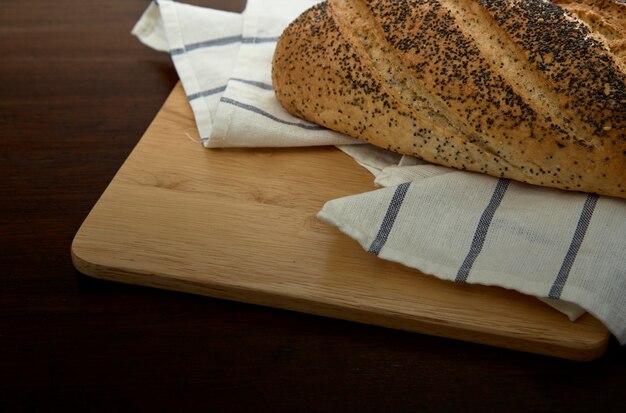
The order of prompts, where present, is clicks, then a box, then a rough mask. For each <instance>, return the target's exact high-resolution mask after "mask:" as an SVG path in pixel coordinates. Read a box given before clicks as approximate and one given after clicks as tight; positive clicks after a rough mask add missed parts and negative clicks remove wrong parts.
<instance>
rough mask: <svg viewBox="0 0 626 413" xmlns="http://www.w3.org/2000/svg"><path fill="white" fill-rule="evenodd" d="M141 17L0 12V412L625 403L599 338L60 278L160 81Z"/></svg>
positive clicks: (169, 80) (35, 5) (620, 358)
mask: <svg viewBox="0 0 626 413" xmlns="http://www.w3.org/2000/svg"><path fill="white" fill-rule="evenodd" d="M244 2H245V1H244V0H238V1H228V0H223V1H218V0H215V1H209V0H204V1H202V2H200V1H197V2H196V4H200V5H206V6H214V7H220V8H224V9H229V10H235V11H238V10H241V9H242V8H243V5H244ZM147 5H148V1H147V0H92V1H78V0H58V1H56V2H50V1H44V0H20V1H12V2H10V1H2V2H0V50H1V53H2V59H1V63H0V136H1V141H0V242H1V244H0V271H1V276H0V411H2V412H13V411H46V412H48V411H107V412H110V411H128V410H134V411H211V412H213V411H215V412H224V411H245V412H249V411H271V412H280V411H284V412H294V411H302V410H306V411H320V412H330V411H359V412H364V411H392V412H396V411H519V412H529V411H554V412H559V411H564V412H592V411H602V412H609V411H615V412H618V411H619V412H621V411H624V409H626V398H624V396H623V395H624V391H625V389H626V350H622V349H621V348H620V347H619V346H618V345H617V342H616V341H615V340H612V341H611V344H610V347H609V350H608V352H607V354H606V355H605V356H603V357H602V358H601V359H599V360H597V361H594V362H589V363H577V362H569V361H564V360H558V359H553V358H548V357H542V356H537V355H531V354H524V353H517V352H512V351H507V350H502V349H497V348H491V347H485V346H480V345H473V344H468V343H463V342H457V341H452V340H447V339H441V338H436V337H429V336H423V335H419V334H409V333H403V332H399V331H393V330H388V329H384V328H376V327H371V326H364V325H359V324H355V323H350V322H344V321H339V320H331V319H325V318H320V317H314V316H309V315H303V314H297V313H292V312H287V311H280V310H274V309H269V308H263V307H257V306H252V305H246V304H240V303H235V302H226V301H220V300H215V299H210V298H205V297H198V296H193V295H187V294H180V293H174V292H168V291H159V290H153V289H149V288H140V287H132V286H127V285H121V284H115V283H111V282H105V281H99V280H96V279H92V278H89V277H87V276H85V275H82V274H80V273H78V272H77V271H76V270H75V269H74V267H73V266H72V262H71V260H70V243H71V241H72V238H73V236H74V234H75V233H76V231H77V230H78V228H79V226H80V225H81V222H82V221H83V219H84V218H85V217H86V216H87V214H88V212H89V210H90V209H91V207H92V206H93V205H94V204H95V202H96V201H97V199H98V197H99V195H100V194H101V193H102V192H103V191H104V189H105V188H106V186H107V184H108V183H109V181H110V180H111V179H112V177H113V175H114V174H115V172H116V171H117V169H118V168H119V167H120V166H121V165H122V163H123V162H124V159H125V158H126V156H127V155H128V154H129V153H130V151H131V150H132V148H133V146H134V145H135V144H136V142H137V141H138V140H139V138H140V137H141V135H142V133H143V132H144V130H145V129H146V127H147V126H148V124H149V123H150V121H151V120H152V118H153V117H154V115H155V114H156V113H157V111H158V109H159V107H160V106H161V104H162V103H163V101H164V100H165V98H166V96H167V95H168V93H169V92H170V90H171V89H172V88H173V87H174V85H175V83H176V82H177V76H176V73H175V71H174V69H173V66H172V64H171V62H170V59H169V57H168V56H167V55H165V54H161V53H158V52H155V51H152V50H150V49H148V48H146V47H145V46H143V45H141V44H140V43H139V42H138V41H137V40H136V39H135V38H134V37H132V36H131V35H130V30H131V28H132V26H133V24H134V23H135V22H136V20H137V19H138V18H139V16H140V14H141V12H142V11H143V10H144V9H145V7H146V6H147Z"/></svg>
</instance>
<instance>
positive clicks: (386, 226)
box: [368, 182, 411, 255]
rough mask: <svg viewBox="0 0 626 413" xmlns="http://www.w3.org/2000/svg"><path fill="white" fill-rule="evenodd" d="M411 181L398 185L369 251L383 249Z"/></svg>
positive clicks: (373, 252) (375, 251) (378, 252)
mask: <svg viewBox="0 0 626 413" xmlns="http://www.w3.org/2000/svg"><path fill="white" fill-rule="evenodd" d="M410 185H411V183H410V182H405V183H403V184H400V185H398V187H397V188H396V191H395V192H394V194H393V197H392V198H391V202H390V203H389V206H388V207H387V213H386V214H385V217H384V218H383V222H382V224H381V225H380V228H379V229H378V234H376V238H374V241H373V242H372V245H371V246H370V247H369V249H368V252H371V253H372V254H375V255H378V254H380V251H381V250H382V248H383V246H384V245H385V243H386V242H387V237H389V233H390V232H391V229H392V228H393V224H394V222H395V221H396V217H397V216H398V212H400V207H401V206H402V202H403V201H404V197H405V196H406V193H407V191H408V190H409V186H410Z"/></svg>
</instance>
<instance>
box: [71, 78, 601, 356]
mask: <svg viewBox="0 0 626 413" xmlns="http://www.w3.org/2000/svg"><path fill="white" fill-rule="evenodd" d="M197 136H198V135H197V130H196V128H195V123H194V119H193V115H192V113H191V109H190V107H189V105H188V103H187V100H186V97H185V94H184V92H183V90H182V88H181V87H180V85H178V86H177V87H176V88H175V89H174V91H173V92H172V94H171V95H170V97H169V98H168V100H167V101H166V102H165V105H164V106H163V108H162V109H161V111H160V112H159V113H158V115H157V117H156V119H155V120H154V122H153V123H152V125H151V126H150V127H149V129H148V130H147V131H146V133H145V135H144V136H143V137H142V139H141V140H140V142H139V143H138V145H137V147H136V148H135V149H134V150H133V152H132V153H131V155H130V156H129V157H128V159H127V160H126V162H125V163H124V165H123V166H122V167H121V168H120V170H119V172H118V173H117V174H116V176H115V178H114V179H113V181H112V182H111V184H110V185H109V187H108V188H107V189H106V191H105V192H104V193H103V194H102V197H101V198H100V200H99V201H98V202H97V204H96V205H95V206H94V208H93V210H92V211H91V213H90V214H89V216H88V217H87V218H86V220H85V222H84V223H83V225H82V227H81V228H80V230H79V231H78V233H77V234H76V237H75V239H74V242H73V244H72V258H73V260H74V264H75V266H76V268H77V269H78V270H79V271H81V272H82V273H84V274H88V275H91V276H94V277H98V278H103V279H107V280H113V281H119V282H124V283H131V284H140V285H145V286H150V287H157V288H164V289H170V290H177V291H186V292H191V293H196V294H203V295H207V296H212V297H218V298H224V299H229V300H238V301H243V302H248V303H255V304H261V305H267V306H272V307H279V308H285V309H290V310H296V311H302V312H306V313H312V314H318V315H324V316H329V317H336V318H341V319H346V320H353V321H357V322H362V323H367V324H374V325H380V326H385V327H391V328H397V329H402V330H408V331H413V332H418V333H425V334H432V335H437V336H444V337H450V338H454V339H460V340H466V341H471V342H477V343H484V344H489V345H494V346H499V347H505V348H510V349H516V350H522V351H528V352H534V353H541V354H546V355H552V356H557V357H563V358H568V359H574V360H590V359H594V358H597V357H599V356H600V355H601V354H602V353H603V352H604V351H605V349H606V347H607V343H608V340H609V337H610V334H609V333H608V331H607V330H606V328H605V327H604V326H603V325H602V324H601V323H600V322H598V320H596V319H595V318H593V317H592V316H590V315H585V316H583V317H582V318H581V319H579V320H578V321H576V322H570V321H569V320H568V319H567V318H566V317H565V316H564V315H562V314H561V313H559V312H557V311H555V310H554V309H552V308H551V307H549V306H547V305H546V304H544V303H542V302H541V301H539V300H537V299H535V298H532V297H527V296H524V295H521V294H518V293H516V292H513V291H508V290H504V289H500V288H494V287H485V286H476V285H458V284H454V283H451V282H448V281H441V280H438V279H437V278H435V277H432V276H426V275H423V274H421V273H419V272H418V271H415V270H412V269H409V268H406V267H403V266H401V265H399V264H394V263H391V262H387V261H383V260H381V259H379V258H377V257H375V256H374V255H371V254H369V253H367V252H366V251H364V250H363V249H362V248H361V247H360V246H359V245H358V244H357V243H356V242H355V241H354V240H352V239H350V238H349V237H347V236H346V235H344V234H342V233H340V232H339V231H338V230H337V229H336V228H334V227H331V226H328V225H325V224H323V223H321V222H320V221H318V220H317V219H316V218H315V215H316V213H317V212H318V211H319V210H320V208H321V207H322V205H323V204H324V203H325V202H326V201H328V200H331V199H334V198H338V197H341V196H345V195H351V194H357V193H361V192H365V191H369V190H373V189H375V187H374V185H373V183H372V176H371V175H370V174H369V173H368V172H366V171H365V170H364V169H363V168H361V167H359V166H357V165H356V164H355V162H354V161H353V160H352V159H351V158H349V157H348V156H346V155H345V154H343V153H342V152H340V151H338V150H337V149H335V148H333V147H323V148H300V149H218V150H208V149H204V148H203V147H202V146H201V144H200V143H199V142H198V141H197Z"/></svg>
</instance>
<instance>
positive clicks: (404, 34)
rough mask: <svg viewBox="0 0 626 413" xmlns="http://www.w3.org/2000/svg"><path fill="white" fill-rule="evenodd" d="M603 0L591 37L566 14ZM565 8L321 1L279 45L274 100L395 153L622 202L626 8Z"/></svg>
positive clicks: (465, 1)
mask: <svg viewBox="0 0 626 413" xmlns="http://www.w3.org/2000/svg"><path fill="white" fill-rule="evenodd" d="M606 2H609V3H611V7H616V10H615V11H613V13H614V14H613V15H612V16H613V17H611V18H610V19H606V20H605V19H603V18H602V16H600V17H599V18H598V17H593V19H594V20H595V21H596V23H595V24H596V26H595V27H596V32H594V31H593V30H594V26H593V25H592V24H589V23H585V22H584V19H583V18H581V17H580V18H579V17H574V15H576V16H578V15H579V14H580V15H583V14H584V13H587V14H586V15H587V16H589V13H590V12H589V10H587V9H583V10H582V11H581V10H579V11H576V10H575V8H576V7H578V8H579V9H580V6H581V5H583V6H586V7H588V8H589V9H591V10H595V8H597V7H608V6H607V4H608V3H607V4H604V3H606ZM560 3H562V4H561V5H556V4H553V3H550V2H547V1H543V0H529V1H523V2H520V1H512V0H510V1H492V0H460V1H452V0H449V1H436V0H406V1H394V2H390V1H381V0H329V1H328V2H324V3H320V4H318V5H317V6H315V7H313V8H312V9H309V10H308V11H307V12H305V13H304V14H303V15H301V16H300V17H298V18H297V19H296V20H295V21H294V22H293V23H292V24H291V25H290V26H289V27H288V28H287V29H286V30H285V31H284V33H283V35H282V36H281V38H280V40H279V42H278V45H277V48H276V52H275V55H274V61H273V68H272V76H273V82H274V89H275V92H276V97H277V98H278V100H279V101H280V102H281V104H282V105H283V106H284V107H285V108H286V109H287V110H288V111H289V112H290V113H292V114H294V115H296V116H299V117H301V118H304V119H307V120H309V121H312V122H315V123H318V124H321V125H324V126H326V127H328V128H330V129H333V130H336V131H338V132H342V133H345V134H347V135H350V136H353V137H356V138H359V139H362V140H364V141H367V142H370V143H372V144H374V145H377V146H381V147H384V148H387V149H389V150H392V151H395V152H398V153H402V154H409V155H415V156H418V157H421V158H423V159H425V160H428V161H430V162H433V163H437V164H441V165H445V166H450V167H454V168H458V169H463V170H469V171H474V172H481V173H487V174H489V175H492V176H496V177H505V178H511V179H515V180H518V181H522V182H527V183H530V184H535V185H542V186H549V187H554V188H560V189H566V190H579V191H584V192H595V193H598V194H602V195H608V196H616V197H621V198H626V74H625V72H624V70H623V67H622V63H623V59H624V55H621V54H620V52H619V41H620V39H624V38H626V36H624V33H625V32H626V24H624V26H620V25H621V24H623V23H624V22H625V21H626V19H624V16H625V15H626V14H625V13H626V12H625V11H624V10H626V6H625V5H622V4H618V3H615V2H614V1H611V0H605V1H604V2H603V1H598V0H586V1H584V2H582V3H581V2H578V1H573V0H572V1H569V2H567V1H564V0H563V1H560ZM583 3H584V4H583ZM587 3H588V4H587ZM592 3H593V4H592ZM568 7H569V9H571V10H572V11H571V12H569V11H567V10H566V8H568ZM569 9H568V10H569ZM581 20H582V21H581ZM598 21H600V22H601V23H603V24H605V23H606V24H609V23H610V27H612V28H613V29H612V30H613V31H612V32H611V31H610V30H609V31H607V29H606V27H609V26H607V25H606V24H605V26H603V27H604V29H603V30H604V34H602V33H600V31H599V30H598V29H597V27H599V26H598V23H597V22H598ZM615 28H617V29H615ZM607 33H609V34H607ZM611 33H612V34H611ZM615 33H617V35H616V34H615ZM620 36H621V37H620ZM608 37H611V38H610V39H608ZM611 42H612V43H611Z"/></svg>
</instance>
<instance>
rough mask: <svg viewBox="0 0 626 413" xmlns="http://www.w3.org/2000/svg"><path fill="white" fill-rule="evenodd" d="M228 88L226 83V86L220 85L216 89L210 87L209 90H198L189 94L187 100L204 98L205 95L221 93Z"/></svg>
mask: <svg viewBox="0 0 626 413" xmlns="http://www.w3.org/2000/svg"><path fill="white" fill-rule="evenodd" d="M225 90H226V85H224V86H219V87H216V88H214V89H209V90H204V91H202V92H198V93H193V94H191V95H189V96H187V100H189V101H192V100H194V99H198V98H201V97H202V98H203V97H207V96H211V95H214V94H216V93H220V92H223V91H225Z"/></svg>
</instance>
